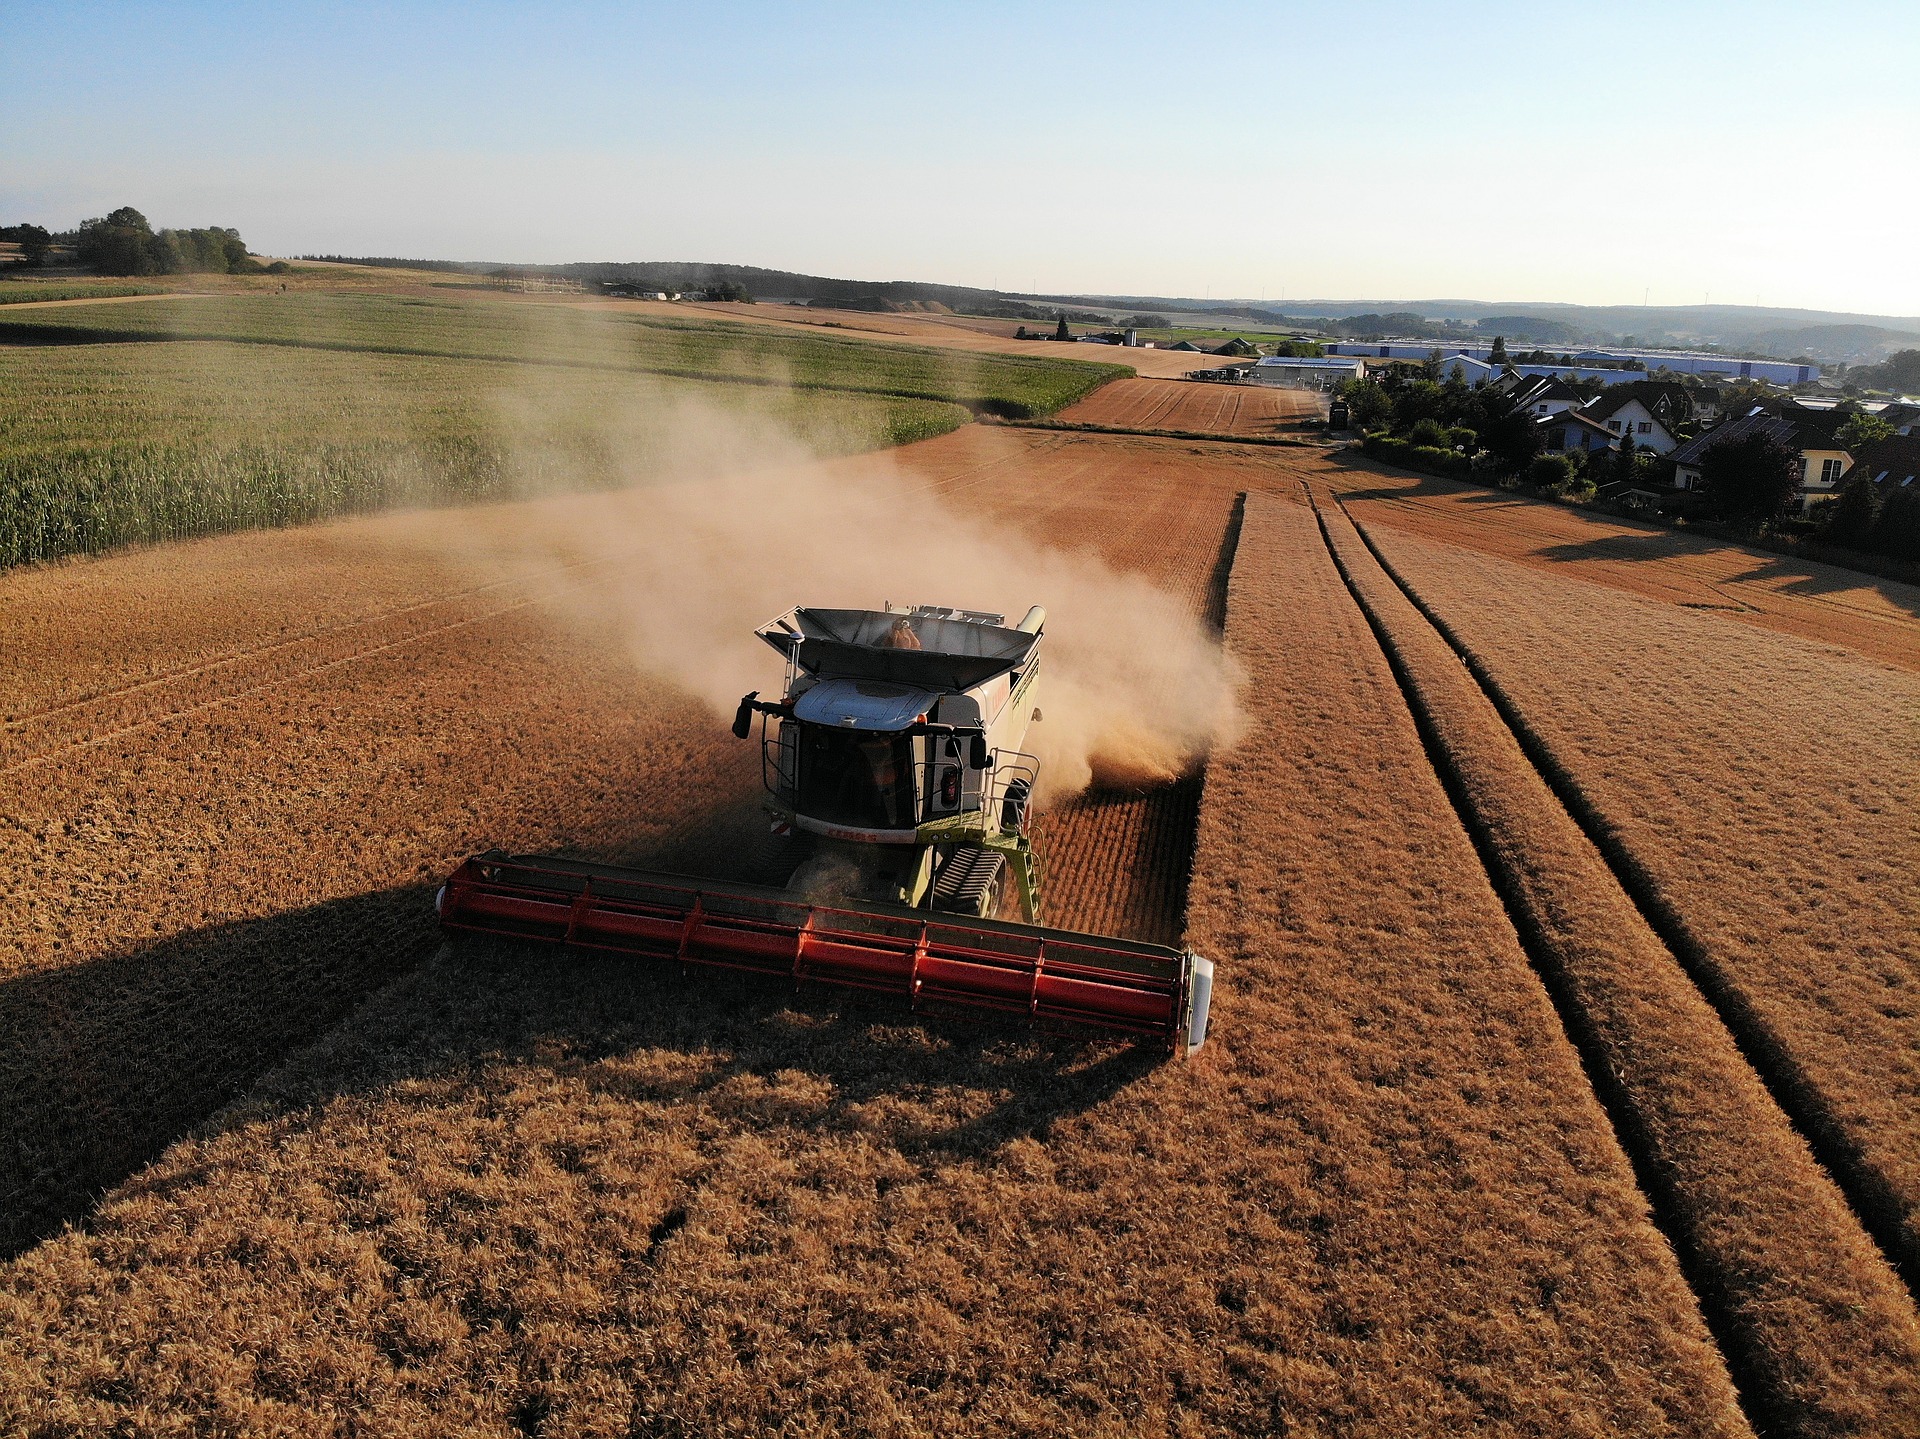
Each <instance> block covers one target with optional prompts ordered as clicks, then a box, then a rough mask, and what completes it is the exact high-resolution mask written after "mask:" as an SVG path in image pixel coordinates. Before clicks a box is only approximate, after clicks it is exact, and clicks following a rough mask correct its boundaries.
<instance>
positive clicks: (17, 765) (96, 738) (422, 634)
mask: <svg viewBox="0 0 1920 1439" xmlns="http://www.w3.org/2000/svg"><path fill="white" fill-rule="evenodd" d="M592 563H594V564H600V565H605V564H612V563H614V561H613V560H611V559H609V560H596V561H593V562H592ZM541 598H542V596H540V595H537V594H536V595H529V596H527V597H526V598H525V599H520V600H515V601H514V602H512V603H511V604H505V605H500V606H497V607H496V608H494V609H490V610H481V611H478V612H476V613H473V614H468V615H463V616H462V617H461V618H459V619H456V620H449V621H447V622H446V623H445V624H438V625H429V626H428V627H427V628H425V629H420V630H414V631H413V632H411V633H409V634H404V635H401V636H399V637H397V638H395V639H391V640H386V641H383V642H381V643H380V644H377V645H369V646H367V647H366V648H364V649H357V650H353V651H351V652H350V653H347V654H344V655H338V656H336V657H335V658H333V659H330V660H325V661H322V662H321V663H320V664H317V665H309V666H306V667H304V668H301V669H296V670H293V671H290V672H289V673H287V674H282V675H275V676H274V677H273V678H272V679H268V680H262V681H261V682H260V683H258V684H253V685H247V686H246V687H244V688H242V689H237V690H230V691H228V692H227V693H225V694H220V695H215V696H213V697H212V698H210V699H206V700H202V701H201V702H200V703H198V704H191V705H186V706H184V707H182V708H179V709H174V710H169V711H167V712H166V713H164V714H157V715H148V716H147V717H146V718H144V719H140V720H136V721H134V722H133V723H131V724H125V725H120V726H118V727H116V728H114V729H111V730H107V731H105V732H103V733H101V734H96V735H89V736H88V737H87V738H85V739H78V740H73V741H71V742H70V743H67V744H63V745H59V746H56V747H55V748H53V749H48V750H42V751H40V752H39V753H38V754H31V755H27V756H25V757H23V758H21V759H18V760H15V761H13V762H12V763H11V764H6V765H0V775H9V774H16V773H18V772H19V771H21V770H25V769H31V768H32V767H33V766H35V765H38V764H44V763H46V762H47V761H48V760H51V759H57V758H59V757H61V756H62V755H68V754H73V753H75V752H77V751H80V750H88V749H97V748H98V747H99V746H101V745H104V744H111V743H112V742H113V741H114V740H117V739H122V738H124V737H125V736H127V735H130V734H138V733H140V732H141V731H143V730H149V729H153V728H154V727H155V726H158V725H163V724H168V723H170V722H172V721H174V720H179V719H185V718H187V717H188V716H190V715H197V714H204V713H206V712H207V711H209V710H213V709H218V708H219V707H220V706H222V705H228V704H233V703H234V702H236V701H238V700H243V699H248V698H251V697H252V696H254V695H258V694H264V693H266V692H267V691H268V690H272V689H278V688H280V687H281V686H283V685H289V684H292V683H294V682H295V681H297V680H301V679H308V678H311V677H312V676H314V675H321V674H326V673H328V672H329V671H331V670H336V669H339V668H340V667H341V666H342V665H351V664H355V663H358V662H359V661H361V660H366V659H371V658H372V657H373V656H375V655H380V654H385V653H387V652H388V651H390V650H397V649H402V648H404V647H405V646H407V645H411V644H417V643H419V642H420V641H422V640H428V639H432V638H434V637H435V636H437V635H444V634H450V633H452V632H453V631H455V630H460V629H465V628H467V627H468V626H470V625H476V624H481V623H483V622H485V621H487V620H493V619H498V618H500V617H501V616H502V615H509V614H513V613H514V612H516V611H518V610H524V609H526V608H527V607H528V606H530V605H534V604H538V603H539V602H540V600H541Z"/></svg>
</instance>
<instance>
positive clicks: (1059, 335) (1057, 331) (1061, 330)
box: [1053, 315, 1073, 340]
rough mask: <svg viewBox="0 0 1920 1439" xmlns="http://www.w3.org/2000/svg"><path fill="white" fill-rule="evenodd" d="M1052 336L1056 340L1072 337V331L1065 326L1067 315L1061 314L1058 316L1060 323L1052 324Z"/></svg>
mask: <svg viewBox="0 0 1920 1439" xmlns="http://www.w3.org/2000/svg"><path fill="white" fill-rule="evenodd" d="M1053 338H1054V339H1056V340H1071V339H1072V338H1073V332H1072V331H1071V330H1069V329H1068V328H1067V317H1066V316H1065V315H1062V316H1061V317H1060V323H1059V324H1058V325H1056V326H1054V330H1053Z"/></svg>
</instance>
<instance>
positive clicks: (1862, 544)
mask: <svg viewBox="0 0 1920 1439" xmlns="http://www.w3.org/2000/svg"><path fill="white" fill-rule="evenodd" d="M1825 508H1826V513H1825V514H1824V515H1823V516H1821V520H1822V524H1821V530H1820V538H1821V539H1823V540H1825V541H1826V542H1827V543H1828V544H1830V545H1844V546H1845V547H1846V548H1848V549H1850V550H1864V549H1865V548H1866V547H1867V544H1868V541H1869V539H1870V538H1871V536H1872V534H1873V528H1874V522H1875V521H1876V520H1878V519H1879V518H1880V492H1879V491H1878V490H1877V489H1875V488H1874V484H1873V481H1872V480H1870V479H1868V478H1867V477H1866V476H1864V475H1862V476H1861V477H1860V478H1858V479H1856V480H1854V481H1853V483H1852V484H1850V485H1848V486H1846V488H1844V489H1842V490H1841V491H1840V497H1839V498H1838V499H1836V500H1835V501H1834V502H1833V503H1832V504H1830V505H1827V506H1826V507H1825Z"/></svg>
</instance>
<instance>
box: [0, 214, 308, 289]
mask: <svg viewBox="0 0 1920 1439" xmlns="http://www.w3.org/2000/svg"><path fill="white" fill-rule="evenodd" d="M0 240H12V241H14V242H15V243H17V244H18V245H19V246H20V254H21V257H22V259H23V260H24V261H25V262H26V263H27V264H29V265H36V266H37V265H42V264H45V263H46V260H47V257H48V255H49V253H50V252H51V251H52V249H53V247H54V246H56V245H66V246H70V247H71V248H72V249H73V251H74V254H75V255H76V256H77V257H78V259H79V261H80V263H81V264H83V265H85V266H87V267H88V268H89V269H91V270H93V271H95V272H96V273H97V274H101V275H247V274H259V273H262V272H266V273H270V274H283V273H285V272H286V270H287V266H286V264H285V263H284V262H282V261H278V260H276V261H275V262H274V263H273V264H271V265H262V264H261V263H260V262H259V261H258V260H256V259H254V258H253V256H252V255H250V254H248V253H247V243H246V241H244V240H242V239H241V238H240V232H239V231H238V230H232V229H226V228H223V227H221V226H218V225H214V226H209V227H207V228H206V229H199V230H155V229H154V228H153V226H152V225H151V224H150V223H148V220H147V217H146V216H145V215H143V214H141V213H140V212H139V211H138V210H136V209H134V208H133V207H132V206H131V205H122V206H121V207H120V208H119V209H117V210H114V211H112V212H110V213H108V214H106V215H100V216H97V217H95V218H94V219H91V220H82V221H81V222H80V225H79V227H78V228H77V229H73V230H67V231H64V232H61V233H58V234H55V233H53V232H50V231H48V230H47V229H45V228H43V227H42V226H39V225H9V226H6V227H3V228H0Z"/></svg>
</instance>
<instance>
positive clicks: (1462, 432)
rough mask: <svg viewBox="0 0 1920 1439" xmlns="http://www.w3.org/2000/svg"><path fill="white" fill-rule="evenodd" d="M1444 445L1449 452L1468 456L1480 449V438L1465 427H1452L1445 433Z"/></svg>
mask: <svg viewBox="0 0 1920 1439" xmlns="http://www.w3.org/2000/svg"><path fill="white" fill-rule="evenodd" d="M1446 444H1447V448H1448V449H1450V450H1459V451H1461V452H1463V453H1465V454H1469V455H1470V454H1472V453H1473V452H1474V451H1475V450H1477V449H1479V448H1480V436H1479V435H1477V434H1475V433H1474V432H1473V431H1472V430H1471V429H1469V428H1467V426H1465V425H1454V426H1453V427H1452V428H1451V429H1449V430H1448V431H1447V437H1446Z"/></svg>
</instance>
